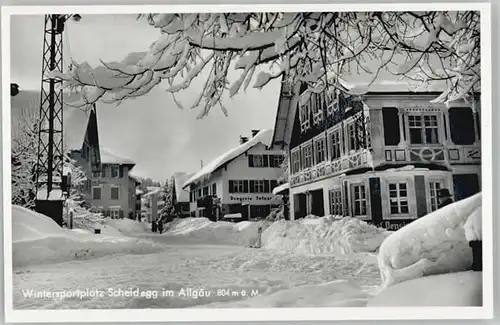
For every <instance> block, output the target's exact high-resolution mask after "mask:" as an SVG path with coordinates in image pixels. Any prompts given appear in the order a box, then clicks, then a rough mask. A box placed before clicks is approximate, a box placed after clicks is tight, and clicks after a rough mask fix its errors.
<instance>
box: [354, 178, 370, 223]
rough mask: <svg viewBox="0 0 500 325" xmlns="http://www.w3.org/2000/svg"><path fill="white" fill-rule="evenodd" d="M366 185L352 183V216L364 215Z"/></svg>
mask: <svg viewBox="0 0 500 325" xmlns="http://www.w3.org/2000/svg"><path fill="white" fill-rule="evenodd" d="M366 201H367V200H366V186H365V185H364V184H354V185H352V205H353V208H354V216H366V215H367V212H366V205H367V204H366V203H367V202H366Z"/></svg>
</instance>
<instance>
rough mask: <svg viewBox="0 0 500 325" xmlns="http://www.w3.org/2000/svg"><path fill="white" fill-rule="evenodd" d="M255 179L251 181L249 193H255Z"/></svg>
mask: <svg viewBox="0 0 500 325" xmlns="http://www.w3.org/2000/svg"><path fill="white" fill-rule="evenodd" d="M254 188H255V181H250V188H249V190H248V192H249V193H255V189H254Z"/></svg>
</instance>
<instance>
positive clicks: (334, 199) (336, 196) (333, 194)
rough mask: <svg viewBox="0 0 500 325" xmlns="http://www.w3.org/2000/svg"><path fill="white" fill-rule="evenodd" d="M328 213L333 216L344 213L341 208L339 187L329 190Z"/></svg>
mask: <svg viewBox="0 0 500 325" xmlns="http://www.w3.org/2000/svg"><path fill="white" fill-rule="evenodd" d="M330 214H331V215H334V216H341V215H343V214H344V213H343V210H342V191H341V190H340V189H335V190H331V191H330Z"/></svg>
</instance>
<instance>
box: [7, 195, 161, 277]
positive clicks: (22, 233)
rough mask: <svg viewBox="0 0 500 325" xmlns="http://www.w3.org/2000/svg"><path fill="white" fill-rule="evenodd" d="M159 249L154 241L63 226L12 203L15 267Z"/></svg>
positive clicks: (147, 252) (149, 251)
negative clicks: (76, 229) (97, 233)
mask: <svg viewBox="0 0 500 325" xmlns="http://www.w3.org/2000/svg"><path fill="white" fill-rule="evenodd" d="M110 229H112V228H111V227H110ZM115 231H117V230H115ZM118 233H119V232H118ZM119 234H120V233H119ZM159 250H161V248H160V246H159V245H156V244H155V243H153V242H151V241H146V240H139V239H135V238H130V237H126V236H123V235H121V236H117V235H109V234H107V233H102V234H100V235H96V234H93V233H92V232H90V231H85V230H82V229H80V230H78V231H72V230H69V229H65V228H61V227H59V226H58V225H57V224H56V223H55V221H53V220H52V219H51V218H49V217H47V216H45V215H43V214H39V213H36V212H34V211H31V210H28V209H25V208H23V207H19V206H16V205H13V206H12V262H13V266H14V267H21V266H27V265H34V264H45V263H56V262H65V261H71V260H79V259H91V258H98V257H102V256H106V255H111V254H149V253H153V252H156V251H159Z"/></svg>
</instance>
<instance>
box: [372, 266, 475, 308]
mask: <svg viewBox="0 0 500 325" xmlns="http://www.w3.org/2000/svg"><path fill="white" fill-rule="evenodd" d="M482 288H483V284H482V272H472V271H468V272H457V273H449V274H439V275H432V276H426V277H423V278H418V279H412V280H409V281H406V282H402V283H398V284H395V285H393V286H391V287H389V288H386V289H385V290H383V291H382V292H380V293H379V294H378V295H377V296H375V297H374V298H372V299H370V300H369V301H368V307H433V306H448V307H452V306H482V295H483V294H482Z"/></svg>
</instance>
